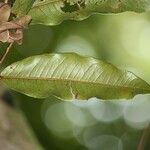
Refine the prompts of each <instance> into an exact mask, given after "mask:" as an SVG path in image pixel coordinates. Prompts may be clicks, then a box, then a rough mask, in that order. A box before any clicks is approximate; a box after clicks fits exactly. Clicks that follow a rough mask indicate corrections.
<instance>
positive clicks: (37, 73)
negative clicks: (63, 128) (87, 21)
mask: <svg viewBox="0 0 150 150" xmlns="http://www.w3.org/2000/svg"><path fill="white" fill-rule="evenodd" d="M1 81H2V82H3V83H4V84H6V85H7V86H8V87H9V88H11V89H13V90H15V91H18V92H21V93H24V94H26V95H28V96H32V97H35V98H46V97H48V96H50V95H54V96H57V97H60V98H61V99H72V98H76V99H88V98H91V97H97V98H101V99H120V98H127V99H128V98H132V97H133V96H135V95H136V94H145V93H150V85H149V84H147V83H146V82H145V81H143V80H142V79H140V78H139V77H137V76H135V75H134V74H133V73H131V72H128V71H122V70H119V69H117V68H116V67H114V66H113V65H111V64H108V63H105V62H103V61H100V60H98V59H94V58H92V57H83V56H80V55H77V54H75V53H66V54H45V55H38V56H32V57H29V58H26V59H24V60H22V61H19V62H16V63H14V64H12V65H10V66H8V67H7V68H6V69H4V70H3V71H2V73H1Z"/></svg>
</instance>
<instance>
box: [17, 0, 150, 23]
mask: <svg viewBox="0 0 150 150" xmlns="http://www.w3.org/2000/svg"><path fill="white" fill-rule="evenodd" d="M18 1H20V0H18ZM149 7H150V2H149V0H42V1H41V0H36V1H35V3H34V5H33V7H32V9H31V10H30V12H29V15H31V16H32V19H33V22H32V23H33V24H37V23H41V24H45V25H56V24H59V23H61V22H62V21H63V20H68V19H72V20H83V19H85V18H87V17H88V16H90V15H91V14H94V13H105V14H107V13H120V12H125V11H134V12H145V11H147V10H148V9H149Z"/></svg>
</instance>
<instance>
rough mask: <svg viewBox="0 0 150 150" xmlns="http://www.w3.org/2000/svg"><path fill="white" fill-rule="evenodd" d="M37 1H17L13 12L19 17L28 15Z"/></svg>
mask: <svg viewBox="0 0 150 150" xmlns="http://www.w3.org/2000/svg"><path fill="white" fill-rule="evenodd" d="M35 1H36V0H15V2H14V4H13V7H12V12H13V13H14V14H16V15H17V17H18V16H19V17H20V16H23V15H26V14H27V13H28V12H29V10H30V9H31V7H32V5H33V3H34V2H35Z"/></svg>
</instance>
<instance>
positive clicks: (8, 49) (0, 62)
mask: <svg viewBox="0 0 150 150" xmlns="http://www.w3.org/2000/svg"><path fill="white" fill-rule="evenodd" d="M12 45H13V42H12V43H10V44H9V46H8V47H7V49H6V52H5V54H4V55H3V57H2V58H1V60H0V65H1V64H2V63H3V61H4V60H5V58H6V56H7V54H8V53H9V51H10V49H11V47H12Z"/></svg>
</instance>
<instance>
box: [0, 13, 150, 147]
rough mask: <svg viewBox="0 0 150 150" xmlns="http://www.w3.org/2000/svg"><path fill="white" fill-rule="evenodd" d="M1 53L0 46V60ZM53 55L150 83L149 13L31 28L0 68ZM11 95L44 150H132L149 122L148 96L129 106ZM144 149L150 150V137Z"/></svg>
mask: <svg viewBox="0 0 150 150" xmlns="http://www.w3.org/2000/svg"><path fill="white" fill-rule="evenodd" d="M5 48H6V44H1V47H0V56H1V55H2V54H3V53H4V50H5ZM53 52H75V53H79V54H81V55H83V56H93V57H95V58H99V59H102V60H104V61H106V62H110V63H112V64H114V65H116V66H117V67H119V68H121V69H127V70H129V71H132V72H133V73H135V74H137V75H138V76H140V77H141V78H143V79H144V80H146V81H147V82H148V83H150V14H136V13H122V14H118V15H100V14H98V15H93V16H91V17H89V18H88V19H86V20H84V21H81V22H77V21H65V22H63V23H62V24H60V25H58V26H52V27H49V26H43V25H34V26H30V27H29V29H27V30H26V31H25V32H24V41H23V44H22V45H21V46H18V45H17V44H16V45H14V47H13V49H12V51H11V52H10V53H9V55H8V56H7V59H6V60H5V62H4V63H3V67H5V66H7V65H9V64H11V63H12V62H15V61H17V60H21V59H23V58H26V57H28V56H31V55H39V54H43V53H53ZM41 88H42V87H41ZM11 94H12V95H13V100H14V101H15V103H16V105H17V106H18V107H20V109H21V110H22V111H23V112H24V114H25V116H26V118H27V119H28V121H29V124H30V125H31V127H32V129H33V131H34V133H35V134H36V136H37V138H38V140H39V142H40V143H41V144H42V146H43V147H44V149H46V150H136V149H138V145H139V144H140V141H141V138H142V135H143V131H144V130H145V128H147V126H149V123H150V95H138V96H136V97H135V98H133V99H132V100H131V101H126V100H120V101H111V102H110V101H102V100H98V99H96V98H91V99H89V100H88V101H76V100H72V101H71V102H65V101H64V102H63V101H60V100H58V99H56V98H54V97H49V98H47V99H45V100H42V99H34V98H30V97H27V96H25V95H22V94H18V93H16V92H12V91H11ZM108 94H109V93H108ZM147 132H150V130H149V131H147ZM145 150H150V136H149V137H147V139H146V140H145Z"/></svg>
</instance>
